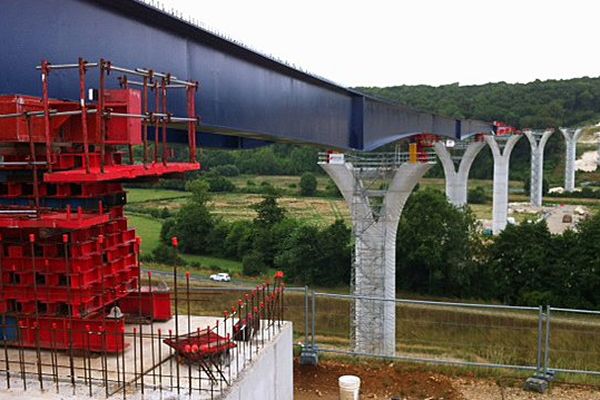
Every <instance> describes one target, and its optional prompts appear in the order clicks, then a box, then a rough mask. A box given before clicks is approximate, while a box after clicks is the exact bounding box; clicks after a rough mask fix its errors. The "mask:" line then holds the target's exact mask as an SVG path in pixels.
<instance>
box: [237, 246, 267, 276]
mask: <svg viewBox="0 0 600 400" xmlns="http://www.w3.org/2000/svg"><path fill="white" fill-rule="evenodd" d="M268 270H269V267H268V266H267V265H266V264H265V263H264V262H263V260H262V256H261V255H260V254H258V253H257V252H252V253H250V254H248V255H246V256H244V258H243V260H242V272H243V273H244V275H248V276H257V275H261V274H264V273H266V272H267V271H268Z"/></svg>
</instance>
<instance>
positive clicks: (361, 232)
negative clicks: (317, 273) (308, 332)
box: [320, 162, 431, 356]
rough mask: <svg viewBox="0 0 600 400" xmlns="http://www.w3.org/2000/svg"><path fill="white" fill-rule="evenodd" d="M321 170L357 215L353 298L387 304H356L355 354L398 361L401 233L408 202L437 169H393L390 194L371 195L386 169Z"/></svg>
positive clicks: (344, 165) (334, 167)
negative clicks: (373, 184) (374, 181)
mask: <svg viewBox="0 0 600 400" xmlns="http://www.w3.org/2000/svg"><path fill="white" fill-rule="evenodd" d="M320 165H321V167H322V168H323V169H324V170H325V172H327V174H328V175H329V176H330V177H331V179H333V181H334V182H335V184H336V185H337V187H338V189H339V190H340V192H341V193H342V195H343V197H344V199H345V200H346V203H347V204H348V207H349V208H350V212H351V215H352V227H353V232H354V237H355V255H354V265H353V268H354V293H353V294H354V295H357V296H362V297H377V298H382V299H385V300H386V301H373V300H368V299H356V301H355V304H354V313H355V315H354V326H353V335H354V350H355V351H356V352H360V353H370V354H376V355H384V356H393V355H394V354H395V351H396V304H395V302H394V300H395V298H396V231H397V229H398V222H399V220H400V215H401V213H402V209H403V207H404V204H405V202H406V200H407V198H408V196H409V195H410V193H411V192H412V190H413V189H414V187H415V185H416V184H417V182H418V181H419V179H421V177H422V176H423V174H425V172H427V170H428V169H429V168H430V167H431V164H429V163H404V164H398V165H395V166H393V167H389V166H388V167H386V168H387V171H388V172H391V173H393V176H392V179H391V181H390V183H389V185H388V187H387V189H380V188H378V190H370V189H369V188H368V187H367V185H365V182H366V181H367V180H368V179H372V178H373V177H374V176H377V174H379V173H380V172H381V170H382V168H378V167H374V166H372V167H355V166H353V164H352V163H350V162H343V163H339V164H335V163H332V164H328V163H320ZM373 200H375V201H373ZM374 204H380V206H381V207H380V208H377V207H374Z"/></svg>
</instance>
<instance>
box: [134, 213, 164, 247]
mask: <svg viewBox="0 0 600 400" xmlns="http://www.w3.org/2000/svg"><path fill="white" fill-rule="evenodd" d="M127 221H128V223H129V226H130V227H132V228H135V230H136V234H137V235H138V236H139V237H140V238H142V249H141V251H142V254H150V253H152V250H154V248H155V247H156V246H157V245H158V242H159V238H160V228H161V226H162V224H161V222H160V221H159V220H157V219H154V218H150V217H146V216H142V215H132V214H131V213H129V214H127Z"/></svg>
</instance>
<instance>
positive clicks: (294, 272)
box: [275, 225, 323, 284]
mask: <svg viewBox="0 0 600 400" xmlns="http://www.w3.org/2000/svg"><path fill="white" fill-rule="evenodd" d="M318 236H319V229H318V228H317V227H315V226H311V225H303V226H300V227H299V228H298V229H296V230H295V231H294V232H293V233H292V235H291V236H290V237H289V238H288V239H287V240H286V242H285V244H284V246H283V250H282V251H281V253H280V254H278V255H277V256H276V258H275V266H276V268H278V269H281V270H282V271H284V272H285V274H286V276H287V277H288V279H289V280H290V281H292V282H297V283H301V284H310V283H313V282H315V281H316V279H318V277H319V275H318V271H319V268H320V267H322V266H323V263H322V261H323V253H322V251H321V249H320V243H319V237H318Z"/></svg>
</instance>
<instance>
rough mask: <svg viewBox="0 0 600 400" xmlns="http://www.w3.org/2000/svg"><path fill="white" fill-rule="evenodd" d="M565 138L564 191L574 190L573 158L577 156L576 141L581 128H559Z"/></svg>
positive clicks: (581, 130)
mask: <svg viewBox="0 0 600 400" xmlns="http://www.w3.org/2000/svg"><path fill="white" fill-rule="evenodd" d="M560 132H561V133H562V134H563V137H564V138H565V150H566V152H565V192H572V191H574V190H575V158H576V157H577V141H578V140H579V137H580V136H581V134H582V133H583V129H570V128H560Z"/></svg>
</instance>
